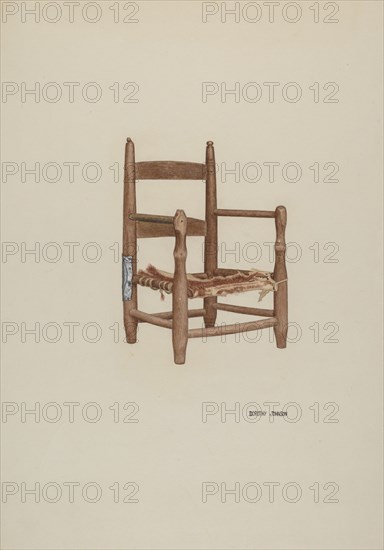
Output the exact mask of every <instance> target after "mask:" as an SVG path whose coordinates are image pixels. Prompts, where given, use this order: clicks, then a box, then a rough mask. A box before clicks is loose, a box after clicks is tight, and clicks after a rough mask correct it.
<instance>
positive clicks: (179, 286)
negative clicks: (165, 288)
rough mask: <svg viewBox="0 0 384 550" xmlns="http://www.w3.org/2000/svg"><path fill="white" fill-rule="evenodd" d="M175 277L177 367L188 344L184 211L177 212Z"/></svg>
mask: <svg viewBox="0 0 384 550" xmlns="http://www.w3.org/2000/svg"><path fill="white" fill-rule="evenodd" d="M174 227H175V235H176V241H175V248H174V251H173V257H174V259H175V275H174V279H173V289H172V309H173V324H172V343H173V354H174V360H175V363H176V364H177V365H182V364H183V363H185V353H186V348H187V342H188V295H187V290H188V283H187V269H186V260H187V243H186V236H187V216H186V215H185V212H184V210H177V211H176V214H175V219H174Z"/></svg>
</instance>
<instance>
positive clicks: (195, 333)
mask: <svg viewBox="0 0 384 550" xmlns="http://www.w3.org/2000/svg"><path fill="white" fill-rule="evenodd" d="M276 323H277V319H276V318H275V317H271V318H270V319H260V320H259V321H249V322H248V323H235V324H232V325H225V324H223V325H219V326H217V327H208V328H192V329H190V330H189V331H188V338H200V337H201V338H204V337H205V336H221V335H222V334H239V333H241V332H247V331H249V330H259V329H263V328H269V327H273V326H275V325H276Z"/></svg>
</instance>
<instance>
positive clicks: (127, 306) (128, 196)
mask: <svg viewBox="0 0 384 550" xmlns="http://www.w3.org/2000/svg"><path fill="white" fill-rule="evenodd" d="M135 213H136V175H135V146H134V144H133V141H132V140H131V138H127V143H126V144H125V161H124V209H123V220H124V221H123V256H124V257H125V258H128V259H129V263H130V265H131V266H132V278H131V279H132V281H131V284H132V294H131V298H130V299H129V300H124V302H123V304H124V327H125V334H126V338H127V342H128V343H129V344H134V343H135V342H136V339H137V322H138V321H137V319H135V318H134V317H132V316H131V315H130V311H131V310H136V309H137V284H136V283H134V282H133V276H134V275H136V272H137V235H136V221H135V220H132V219H130V215H131V214H135ZM123 261H124V260H123Z"/></svg>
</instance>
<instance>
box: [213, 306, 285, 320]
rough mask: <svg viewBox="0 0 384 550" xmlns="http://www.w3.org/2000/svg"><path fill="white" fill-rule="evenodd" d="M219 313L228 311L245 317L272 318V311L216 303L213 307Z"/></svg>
mask: <svg viewBox="0 0 384 550" xmlns="http://www.w3.org/2000/svg"><path fill="white" fill-rule="evenodd" d="M214 307H215V308H216V309H217V310H219V311H230V312H232V313H244V314H245V315H257V316H260V317H273V316H274V311H273V309H259V308H256V307H248V306H235V305H233V304H222V303H217V304H215V306H214Z"/></svg>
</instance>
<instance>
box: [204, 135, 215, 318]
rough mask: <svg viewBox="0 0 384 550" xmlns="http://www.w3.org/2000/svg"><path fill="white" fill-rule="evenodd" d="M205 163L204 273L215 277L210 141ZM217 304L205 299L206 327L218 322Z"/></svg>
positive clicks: (213, 207)
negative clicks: (205, 227) (205, 229)
mask: <svg viewBox="0 0 384 550" xmlns="http://www.w3.org/2000/svg"><path fill="white" fill-rule="evenodd" d="M205 162H206V165H207V180H206V187H205V220H206V223H207V234H206V237H205V242H204V271H205V273H206V274H207V275H208V277H212V276H213V275H214V272H215V269H216V268H217V216H216V214H215V210H216V208H217V196H216V164H215V150H214V148H213V142H212V141H208V142H207V147H206V151H205ZM216 303H217V297H216V296H215V297H209V298H204V309H205V312H206V313H205V315H204V324H205V326H206V327H213V326H214V324H215V322H216V316H217V310H216V309H215V308H214V307H213V306H214V304H216Z"/></svg>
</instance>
